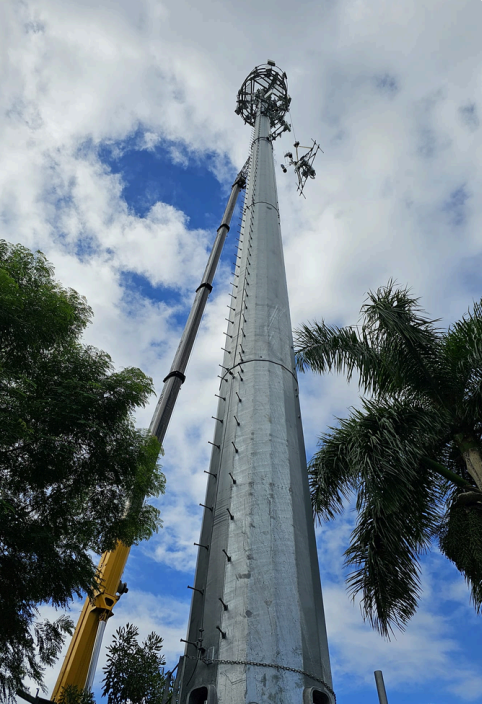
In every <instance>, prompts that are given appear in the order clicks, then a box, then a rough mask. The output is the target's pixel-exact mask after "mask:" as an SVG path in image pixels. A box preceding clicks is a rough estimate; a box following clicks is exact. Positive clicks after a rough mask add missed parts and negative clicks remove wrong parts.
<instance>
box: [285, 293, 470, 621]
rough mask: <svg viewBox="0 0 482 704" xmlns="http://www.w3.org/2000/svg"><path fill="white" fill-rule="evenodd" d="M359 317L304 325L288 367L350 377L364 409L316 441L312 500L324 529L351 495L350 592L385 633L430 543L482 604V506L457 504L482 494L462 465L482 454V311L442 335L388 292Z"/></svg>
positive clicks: (402, 611)
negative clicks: (471, 452)
mask: <svg viewBox="0 0 482 704" xmlns="http://www.w3.org/2000/svg"><path fill="white" fill-rule="evenodd" d="M361 316H362V318H361V324H360V325H358V326H354V327H347V328H337V327H330V326H328V325H326V324H325V323H324V322H322V323H321V324H319V323H313V324H312V325H303V326H302V327H301V328H300V329H299V330H298V331H297V333H296V358H297V365H298V368H299V369H300V370H302V371H304V370H305V369H309V368H310V369H312V370H313V371H316V372H319V373H324V372H328V371H336V372H341V373H344V374H345V375H346V376H347V379H348V380H350V379H351V378H352V376H353V374H354V373H358V376H359V387H360V389H361V391H362V393H363V394H364V395H365V397H364V398H363V399H362V403H361V409H360V410H355V409H352V410H351V413H350V415H349V417H348V418H347V419H343V420H339V426H338V427H337V428H330V430H329V432H327V433H324V434H323V435H322V436H321V437H320V442H319V450H318V452H317V453H316V454H315V455H314V457H313V458H312V460H311V462H310V464H309V476H310V485H311V494H312V501H313V509H314V512H315V514H316V515H317V516H318V518H319V519H320V520H323V519H324V520H329V519H332V518H334V516H335V515H336V514H337V513H339V512H340V511H341V510H342V508H343V499H344V498H348V497H349V496H351V495H353V494H355V495H356V510H357V513H358V518H357V525H356V528H355V530H354V531H353V534H352V536H351V543H350V547H349V548H348V550H347V551H346V553H345V556H346V564H347V565H348V566H350V567H352V568H354V571H353V572H352V573H351V574H350V576H349V578H348V586H349V589H350V592H351V593H352V595H353V596H355V595H357V594H358V593H361V596H362V599H361V608H362V613H363V615H364V617H365V618H368V619H369V621H370V622H371V623H372V625H373V626H374V627H376V628H377V629H378V630H379V631H380V632H381V633H382V634H384V635H389V634H390V632H391V631H392V629H393V627H394V626H396V627H399V628H403V627H404V626H405V625H406V623H407V622H408V620H409V619H410V617H411V616H412V615H413V613H414V612H415V610H416V607H417V602H418V598H419V595H420V574H419V573H420V568H419V555H420V554H421V553H422V552H423V551H424V550H426V549H428V548H429V547H430V545H431V541H432V539H433V537H434V536H437V535H438V536H439V538H440V547H441V550H442V552H444V554H445V555H446V556H447V557H448V558H449V559H451V560H452V561H453V562H454V563H455V565H456V566H457V568H458V569H459V570H460V571H461V572H462V574H463V575H464V576H465V578H466V579H467V581H468V582H469V584H470V586H471V589H472V598H473V601H474V604H475V606H476V608H477V610H479V609H480V607H481V605H482V549H481V535H482V531H481V528H482V526H481V524H480V516H481V514H480V505H479V504H478V502H476V503H475V504H474V505H470V507H468V508H467V507H465V508H463V509H461V508H460V507H458V504H457V502H458V501H459V500H460V496H459V495H460V492H461V487H462V488H463V487H466V488H468V489H469V490H470V489H471V488H472V489H473V493H474V495H475V496H476V497H477V496H479V494H480V489H482V487H480V486H477V482H476V477H474V475H473V472H472V474H470V473H469V471H468V468H467V466H466V463H465V461H464V457H463V451H464V448H465V447H474V448H476V449H477V450H479V453H480V450H481V447H482V443H481V435H482V306H481V304H479V303H476V304H475V305H474V307H473V309H472V310H471V311H469V312H468V313H467V315H466V316H464V317H463V318H462V320H460V321H458V322H456V323H455V324H454V325H453V326H451V327H450V328H449V329H448V330H446V331H444V330H441V329H439V328H438V327H437V323H438V321H437V320H431V319H429V318H428V317H426V315H425V314H424V312H423V311H422V310H421V308H420V306H419V304H418V299H416V298H414V297H413V296H411V295H410V292H409V291H408V290H407V289H397V288H396V286H395V285H394V283H393V282H389V283H388V285H387V286H386V287H384V288H381V289H379V290H378V291H377V292H376V293H369V295H368V300H367V302H366V303H365V305H364V306H363V307H362V309H361ZM480 496H481V498H482V494H480ZM462 536H464V538H463V539H462Z"/></svg>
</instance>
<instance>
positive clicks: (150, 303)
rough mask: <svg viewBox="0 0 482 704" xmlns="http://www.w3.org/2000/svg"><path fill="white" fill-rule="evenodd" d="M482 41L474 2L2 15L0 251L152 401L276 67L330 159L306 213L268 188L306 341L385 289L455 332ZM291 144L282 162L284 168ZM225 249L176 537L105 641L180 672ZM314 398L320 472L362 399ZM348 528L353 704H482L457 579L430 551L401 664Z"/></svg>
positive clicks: (471, 233)
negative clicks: (146, 647) (309, 323)
mask: <svg viewBox="0 0 482 704" xmlns="http://www.w3.org/2000/svg"><path fill="white" fill-rule="evenodd" d="M481 32H482V3H481V2H480V0H422V1H420V0H419V1H418V2H417V1H416V0H400V2H393V0H392V1H389V0H366V1H364V0H316V1H314V0H299V1H298V2H297V3H288V2H287V0H277V2H275V1H274V0H264V1H263V2H259V1H254V0H245V2H242V3H240V2H235V1H234V0H224V1H223V2H220V1H217V2H215V1H213V0H198V1H197V2H194V1H193V0H191V2H186V0H176V1H175V2H174V0H165V1H164V2H159V0H115V1H114V0H109V1H107V0H95V1H94V0H92V1H89V0H83V1H79V2H75V1H74V0H42V1H37V2H36V1H29V0H18V1H16V0H6V2H3V3H2V4H1V7H0V72H1V86H0V103H1V110H0V120H1V123H0V153H1V168H0V237H2V238H5V239H7V240H9V241H11V242H21V243H23V244H24V245H27V246H28V247H31V248H32V249H41V250H42V251H43V252H44V253H45V254H46V255H47V257H48V258H49V259H50V260H51V261H52V262H53V263H54V265H55V267H56V276H57V277H58V278H59V279H60V280H61V281H62V282H63V283H64V284H65V285H68V286H71V287H73V288H75V289H77V290H78V291H79V292H81V293H82V294H84V295H85V296H86V297H87V299H88V301H89V303H90V305H91V306H92V307H93V309H94V313H95V319H94V323H93V325H92V326H91V327H90V328H89V330H88V331H87V333H86V335H85V339H86V341H87V342H89V343H92V344H94V345H96V346H98V347H100V348H103V349H105V350H106V351H108V352H109V353H110V354H111V355H112V357H113V359H114V362H115V364H116V365H117V366H118V367H123V366H139V367H141V368H142V369H143V370H144V371H146V372H147V373H148V374H150V375H151V376H152V377H153V378H154V380H155V385H156V389H158V390H160V388H161V384H162V379H163V377H164V376H165V375H166V373H167V371H168V370H169V367H170V364H171V360H172V356H173V353H174V351H175V348H176V346H177V343H178V340H179V337H180V334H181V331H182V327H183V324H184V321H185V319H186V316H187V314H188V311H189V306H190V303H191V300H192V297H193V293H194V290H195V288H196V287H197V285H198V283H199V280H200V277H201V274H202V272H203V270H204V265H205V262H206V259H207V252H208V247H209V245H210V243H211V242H212V240H213V237H214V233H215V230H216V228H217V226H218V224H219V221H220V218H221V215H222V212H223V209H224V205H225V200H226V197H227V195H228V193H229V188H230V184H231V183H232V180H233V177H234V176H235V174H236V173H237V171H238V170H239V168H240V167H241V166H242V164H243V163H244V161H245V159H246V157H247V150H248V145H249V137H250V129H249V128H248V127H246V126H244V125H243V123H242V121H241V120H240V119H239V117H237V116H236V115H235V114H234V106H235V97H236V92H237V90H238V88H239V87H240V85H241V83H242V81H243V80H244V78H245V76H246V75H247V74H248V73H249V71H250V70H251V69H252V68H253V67H254V66H255V65H256V64H260V63H264V62H265V61H266V60H267V59H268V58H272V59H274V60H275V61H276V62H277V64H278V65H279V66H281V67H282V69H283V70H285V71H286V72H287V74H288V79H289V86H290V93H291V95H292V98H293V102H292V120H293V125H294V130H295V134H296V137H297V138H298V139H299V140H300V141H301V142H302V143H306V142H307V140H310V139H311V138H314V139H317V140H318V141H319V142H320V143H321V145H322V148H323V150H324V152H325V153H324V155H322V154H320V155H319V157H318V159H317V163H316V165H315V166H316V169H317V174H318V175H317V179H316V181H314V182H310V183H309V184H308V186H307V189H306V195H307V199H306V200H304V199H301V198H299V197H298V195H297V194H296V187H295V182H294V177H293V174H292V173H291V174H289V175H286V176H285V175H283V174H282V173H281V170H278V174H279V177H278V187H279V197H280V208H281V218H282V231H283V237H284V243H285V257H286V269H287V276H288V286H289V291H290V296H291V310H292V320H293V325H294V326H296V325H298V324H299V323H301V322H302V321H306V320H312V319H314V318H322V317H323V318H325V320H327V321H328V322H330V323H337V324H349V323H355V322H356V321H357V318H358V311H359V308H360V305H361V304H362V302H363V299H364V296H365V293H366V291H367V290H369V289H373V288H377V287H378V286H380V285H383V284H384V283H386V282H387V280H388V279H389V278H390V277H393V278H395V279H396V280H397V281H398V282H400V283H401V284H403V285H405V284H409V285H410V286H411V287H412V288H413V290H414V292H416V294H417V295H419V296H421V300H422V303H423V305H424V306H425V308H426V309H427V310H428V311H429V312H430V313H431V315H433V316H434V317H440V318H441V319H442V321H443V323H444V324H449V323H450V322H451V321H453V320H455V319H456V318H458V317H460V316H461V315H462V314H463V313H464V311H466V310H467V308H468V307H469V305H470V304H471V302H472V301H473V300H474V298H476V299H478V298H480V296H481V285H480V283H481V274H480V269H481V265H482V227H481V226H482V213H481V206H480V198H479V197H478V194H479V192H480V190H481V180H482V166H481V164H482V129H481V128H480V121H481V119H482V102H481V98H480V95H481V88H482V56H481V50H480V45H481V40H480V37H481ZM292 141H293V139H292V136H285V137H283V138H282V139H281V140H279V141H278V142H276V145H275V151H276V155H277V160H278V163H279V162H281V161H282V155H283V153H284V152H285V151H287V149H288V148H290V147H291V144H292ZM233 231H234V230H233ZM233 231H232V232H233ZM234 240H235V235H234V234H232V235H231V236H230V237H229V240H228V243H227V247H226V250H225V254H224V256H223V260H222V263H221V267H220V270H219V271H218V275H217V277H216V282H215V289H214V292H213V294H212V296H211V300H210V303H209V306H208V309H207V312H206V315H205V318H204V321H203V325H202V330H201V333H200V336H199V339H198V341H197V344H196V347H195V352H194V356H193V359H192V361H191V363H190V365H189V368H188V374H187V377H188V378H187V381H186V383H185V385H184V387H183V390H182V393H181V395H180V398H179V403H178V406H177V408H176V411H175V414H174V417H173V420H172V424H171V426H170V428H169V432H168V436H167V438H166V441H165V452H166V454H165V457H164V460H163V464H164V471H165V473H166V476H167V479H168V485H167V493H166V495H165V497H163V498H162V500H161V501H160V505H161V508H162V513H163V517H164V529H163V530H162V531H161V532H160V533H159V535H157V536H155V537H154V538H153V539H152V540H151V541H150V542H149V543H148V544H145V545H141V546H139V547H138V548H136V549H134V550H133V551H132V553H131V558H130V561H129V563H128V566H127V569H126V573H125V578H126V579H127V582H128V584H129V586H130V591H129V593H128V594H127V595H126V596H124V597H123V598H122V599H121V601H120V603H119V605H118V607H117V609H116V615H115V617H114V618H113V619H111V620H110V621H109V624H108V629H107V635H106V643H108V641H109V638H110V637H111V636H112V633H113V631H114V630H115V628H116V627H117V626H119V625H122V624H125V623H126V622H127V621H131V622H135V623H136V624H137V625H139V627H140V629H141V632H142V634H143V635H147V633H148V632H149V631H150V630H152V629H153V628H154V629H156V630H157V631H158V632H159V633H160V634H161V635H162V636H163V637H164V639H165V652H166V655H167V658H168V665H171V666H172V665H173V664H175V662H176V661H177V658H178V656H179V654H180V653H181V648H180V645H181V644H180V643H179V639H180V638H181V637H185V632H186V623H187V616H188V609H189V598H190V593H189V592H188V590H187V589H186V585H187V584H190V583H191V580H192V573H193V569H194V562H195V557H196V553H195V548H194V546H193V542H194V541H195V540H197V537H198V531H199V527H200V520H201V508H200V507H199V506H198V504H199V502H200V501H202V500H203V497H204V489H205V479H206V475H205V474H204V473H203V470H204V469H205V468H206V467H207V463H208V457H209V446H208V444H207V442H208V440H210V439H211V437H212V432H213V426H212V423H213V421H212V420H211V416H212V415H214V411H215V408H216V404H215V398H214V393H216V389H217V378H216V375H217V365H218V363H219V362H220V361H221V351H220V347H221V345H222V339H223V330H224V329H225V325H226V323H225V321H224V318H225V311H226V308H225V306H226V304H227V302H228V288H229V286H228V282H229V280H230V278H229V277H230V269H231V262H232V260H233V252H234V245H235V241H234ZM301 383H302V397H301V400H302V410H303V418H304V427H305V434H306V445H307V452H308V455H311V454H312V453H313V451H314V449H315V447H316V438H317V434H318V433H319V432H320V431H322V430H323V429H325V428H326V426H327V425H329V424H331V423H333V422H334V420H333V419H334V416H336V415H338V416H341V415H344V414H345V413H346V409H347V407H348V406H350V405H351V404H353V403H356V400H357V389H356V386H354V385H352V386H347V385H346V384H345V382H344V380H343V379H338V378H334V377H331V376H327V377H325V378H314V377H312V376H311V375H305V376H304V377H303V378H302V380H301ZM154 404H155V399H153V400H152V404H151V406H150V407H149V408H146V409H145V410H144V411H142V412H140V413H139V417H138V422H139V425H141V426H147V425H148V424H149V421H150V417H151V414H152V411H153V407H154ZM353 522H354V515H353V513H352V512H350V511H348V512H347V513H346V514H345V515H344V516H343V517H342V518H340V519H338V520H337V521H336V522H335V523H333V524H330V525H328V526H324V527H323V528H321V529H319V530H318V537H319V548H320V562H321V572H322V583H323V589H324V599H325V608H326V614H327V623H328V637H329V644H330V649H331V656H332V667H333V676H334V685H335V689H336V692H337V696H338V701H339V703H340V704H355V703H356V704H365V702H366V703H367V704H368V702H375V701H376V692H375V688H374V681H373V670H375V669H382V670H383V672H384V675H385V681H386V685H387V690H388V695H389V699H390V703H391V704H399V703H400V704H401V703H402V702H407V701H411V702H414V703H415V704H436V703H437V704H445V703H447V704H448V703H449V702H451V703H452V702H454V701H456V702H466V701H468V702H475V703H476V704H480V703H482V674H481V672H480V660H481V658H480V652H481V645H482V637H481V633H482V631H481V627H482V622H481V620H480V617H477V616H476V615H475V613H474V611H473V609H472V607H471V606H470V604H469V600H468V595H467V590H466V587H465V585H464V583H463V580H462V579H461V577H460V576H459V575H458V573H457V571H456V570H455V568H453V567H452V566H451V565H449V564H448V563H447V561H446V560H444V559H442V558H441V557H440V555H439V554H438V553H437V551H436V550H435V551H434V552H432V553H431V554H430V555H428V556H427V557H425V558H424V560H423V586H424V593H423V599H422V601H421V603H420V609H419V612H418V613H417V615H416V617H415V618H414V619H413V620H412V622H411V623H410V625H409V626H408V628H407V631H406V633H405V634H400V635H398V636H397V638H396V639H395V640H393V641H392V642H390V643H388V642H387V641H385V640H383V639H382V638H381V637H380V636H378V635H377V634H376V633H374V632H372V631H371V630H370V628H369V627H368V626H367V625H364V624H363V622H362V619H361V617H360V613H359V610H358V607H357V606H356V605H352V603H351V602H350V600H349V598H348V596H347V595H346V593H345V589H344V584H343V567H342V562H343V560H342V553H343V550H344V549H345V548H346V546H347V542H348V539H349V534H350V530H351V528H352V527H353ZM46 611H49V610H48V609H46ZM74 613H75V609H74ZM59 667H60V663H59ZM57 670H58V668H57ZM56 675H57V671H51V672H48V673H47V677H46V681H47V684H48V686H49V688H50V690H51V688H52V686H53V683H54V682H55V678H56ZM97 691H98V687H97Z"/></svg>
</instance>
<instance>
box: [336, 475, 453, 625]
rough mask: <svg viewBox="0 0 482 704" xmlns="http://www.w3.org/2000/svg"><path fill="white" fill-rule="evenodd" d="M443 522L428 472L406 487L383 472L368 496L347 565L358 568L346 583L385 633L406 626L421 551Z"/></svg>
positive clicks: (414, 601) (401, 480)
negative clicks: (388, 498) (438, 525)
mask: <svg viewBox="0 0 482 704" xmlns="http://www.w3.org/2000/svg"><path fill="white" fill-rule="evenodd" d="M384 496H386V497H390V500H387V501H384V500H383V497H384ZM439 520H440V517H439V514H438V511H437V508H436V504H435V501H434V496H433V486H432V482H431V480H430V477H429V476H428V474H423V473H420V474H419V475H418V476H417V475H416V474H415V476H412V478H411V481H410V483H409V485H408V483H407V482H406V481H405V479H404V478H402V477H401V476H400V475H397V474H394V473H391V472H385V473H380V475H379V477H378V479H377V485H376V492H375V493H374V494H368V492H366V493H365V495H364V498H363V500H362V505H361V506H360V510H359V514H358V520H357V526H356V528H355V530H354V531H353V534H352V538H351V544H350V547H349V548H348V550H347V551H346V552H345V556H346V565H347V566H350V567H355V568H356V569H355V570H354V571H353V572H352V573H351V574H350V576H349V578H348V580H347V583H348V588H349V591H350V593H351V595H352V597H353V598H355V596H356V595H357V594H358V593H361V595H362V598H361V603H360V607H361V610H362V614H363V617H364V618H366V619H368V620H369V622H370V623H371V625H372V626H373V627H374V628H376V629H377V630H378V631H379V632H380V633H381V634H382V635H384V636H387V637H390V634H391V633H393V630H394V627H397V628H399V629H401V630H403V629H404V627H405V625H406V624H407V622H408V621H409V619H410V618H411V617H412V616H413V614H414V613H415V611H416V608H417V602H418V598H419V595H420V565H419V555H420V553H421V552H422V551H424V550H425V549H426V548H427V547H428V546H429V543H430V537H431V536H432V535H433V533H434V530H435V528H436V526H437V524H438V522H439Z"/></svg>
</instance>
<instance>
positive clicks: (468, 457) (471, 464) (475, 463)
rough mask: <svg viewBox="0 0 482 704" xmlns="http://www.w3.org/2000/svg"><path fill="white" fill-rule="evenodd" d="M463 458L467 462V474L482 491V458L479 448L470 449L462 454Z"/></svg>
mask: <svg viewBox="0 0 482 704" xmlns="http://www.w3.org/2000/svg"><path fill="white" fill-rule="evenodd" d="M462 457H463V458H464V460H465V464H466V466H467V472H468V473H469V474H470V476H471V477H472V479H473V480H474V482H475V483H476V484H477V487H478V488H479V489H480V490H481V491H482V457H481V455H480V450H479V448H478V447H470V448H469V449H468V450H465V452H463V453H462Z"/></svg>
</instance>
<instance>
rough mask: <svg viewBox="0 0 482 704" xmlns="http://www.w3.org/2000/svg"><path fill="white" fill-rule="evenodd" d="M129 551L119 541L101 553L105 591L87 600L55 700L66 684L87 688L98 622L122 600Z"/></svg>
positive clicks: (100, 575)
mask: <svg viewBox="0 0 482 704" xmlns="http://www.w3.org/2000/svg"><path fill="white" fill-rule="evenodd" d="M129 552H130V548H128V547H126V546H125V545H124V544H123V543H121V542H119V543H118V544H117V546H116V547H115V548H114V550H112V551H111V552H105V553H104V554H103V555H102V557H101V559H100V562H99V566H98V573H99V578H100V580H101V584H102V591H101V592H99V593H98V594H97V595H96V596H95V597H94V599H92V600H91V599H86V600H85V603H84V606H83V608H82V612H81V614H80V617H79V620H78V622H77V626H76V629H75V631H74V635H73V636H72V640H71V641H70V645H69V649H68V651H67V655H66V656H65V658H64V662H63V664H62V669H61V670H60V673H59V676H58V678H57V682H56V684H55V687H54V690H53V692H52V699H53V700H54V701H58V699H59V696H60V694H61V692H62V690H63V689H64V687H67V685H75V686H77V687H78V688H79V689H84V687H85V683H86V681H87V673H88V671H89V666H90V661H91V657H92V651H93V649H94V643H95V639H96V636H97V630H98V627H99V622H100V621H106V620H107V619H108V618H110V617H111V616H112V615H113V613H112V609H113V608H114V605H115V604H116V603H117V602H118V601H119V599H120V596H119V595H118V594H117V591H118V589H119V583H120V580H121V577H122V573H123V572H124V567H125V565H126V562H127V558H128V556H129Z"/></svg>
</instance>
